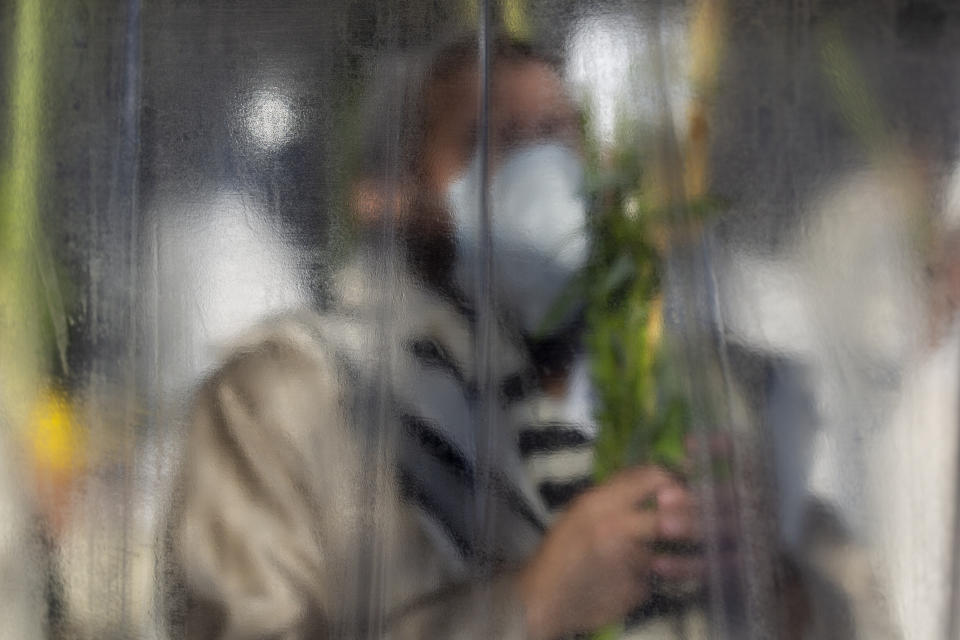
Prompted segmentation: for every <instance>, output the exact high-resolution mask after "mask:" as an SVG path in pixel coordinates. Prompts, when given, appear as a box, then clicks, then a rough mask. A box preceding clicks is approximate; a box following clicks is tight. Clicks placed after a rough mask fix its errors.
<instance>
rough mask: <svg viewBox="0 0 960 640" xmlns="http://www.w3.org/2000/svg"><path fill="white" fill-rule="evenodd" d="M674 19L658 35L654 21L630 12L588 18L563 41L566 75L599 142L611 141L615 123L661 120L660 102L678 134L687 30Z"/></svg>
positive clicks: (685, 89)
mask: <svg viewBox="0 0 960 640" xmlns="http://www.w3.org/2000/svg"><path fill="white" fill-rule="evenodd" d="M679 17H680V16H679V15H678V17H677V18H676V19H669V18H667V19H665V21H664V23H663V24H661V25H660V32H659V34H658V33H657V31H656V28H657V27H656V25H650V24H646V23H644V22H642V21H641V20H640V19H638V18H637V17H636V16H634V15H631V14H609V13H608V14H602V15H593V16H588V17H586V18H584V19H583V20H581V21H580V23H579V24H578V25H577V28H576V29H575V30H574V32H573V35H572V36H571V38H570V41H569V43H568V50H569V52H570V55H569V57H568V59H567V68H566V73H567V78H568V80H569V82H570V84H571V85H572V86H573V87H574V89H575V91H577V92H578V94H579V95H578V98H579V99H580V100H581V101H583V103H584V104H585V105H586V106H587V107H588V108H589V109H590V114H591V117H592V122H591V123H590V126H591V127H592V129H593V130H592V131H591V134H593V135H595V136H596V137H597V139H598V140H600V142H601V143H602V144H603V145H604V146H612V145H613V144H614V143H615V139H614V138H615V135H616V129H617V125H618V122H640V123H642V124H648V125H658V124H660V122H661V118H662V113H663V108H664V106H666V107H667V108H668V109H669V110H670V112H672V119H673V126H674V127H676V129H677V132H678V133H679V134H680V135H683V133H684V130H685V128H686V118H685V117H684V116H685V114H686V110H687V104H688V102H689V96H690V88H689V81H688V77H687V71H686V69H685V62H686V56H685V55H684V54H683V45H684V36H685V35H686V34H685V29H684V23H683V20H681V19H678V18H679ZM657 35H659V37H660V39H661V43H662V58H663V67H664V69H663V80H662V81H661V79H660V77H659V74H658V73H657V69H656V67H655V66H654V63H655V60H656V56H654V55H653V54H654V53H655V50H654V49H653V47H652V46H651V45H652V44H653V43H654V41H652V40H651V37H656V36H657ZM663 91H666V96H664V95H662V93H661V92H663ZM664 97H665V98H666V101H665V102H664V101H663V98H664Z"/></svg>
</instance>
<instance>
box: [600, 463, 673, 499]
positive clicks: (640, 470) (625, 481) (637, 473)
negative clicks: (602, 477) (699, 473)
mask: <svg viewBox="0 0 960 640" xmlns="http://www.w3.org/2000/svg"><path fill="white" fill-rule="evenodd" d="M671 482H674V480H673V477H672V476H671V475H670V474H669V473H667V472H666V471H664V470H663V469H661V468H659V467H635V468H632V469H627V470H626V471H622V472H621V473H619V474H618V475H617V476H615V477H614V478H613V480H611V482H610V487H611V490H612V491H614V492H616V495H617V497H618V502H619V503H620V504H621V505H628V506H630V507H634V508H635V507H638V506H651V507H652V506H656V505H655V498H656V492H657V490H658V489H660V488H661V487H663V486H666V485H668V484H670V483H671ZM651 498H653V499H654V501H653V502H654V503H653V504H651V505H645V504H644V503H645V502H648V501H650V499H651Z"/></svg>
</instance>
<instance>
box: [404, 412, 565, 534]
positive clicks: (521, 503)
mask: <svg viewBox="0 0 960 640" xmlns="http://www.w3.org/2000/svg"><path fill="white" fill-rule="evenodd" d="M400 420H401V422H402V424H403V426H404V429H406V431H407V433H409V434H410V435H411V436H412V437H413V438H414V439H415V440H416V442H417V444H418V445H419V446H420V447H421V449H422V450H423V451H424V452H425V453H427V454H428V455H430V456H431V457H432V458H434V459H435V460H437V461H438V462H440V463H441V464H442V465H443V466H444V467H445V468H446V469H447V471H449V472H450V473H451V474H452V475H453V476H454V477H456V478H457V479H459V480H462V481H463V482H464V484H465V485H466V486H467V488H468V489H469V490H470V491H473V489H474V486H473V482H474V468H473V465H472V464H470V462H469V461H468V460H467V458H466V456H465V455H464V454H463V453H462V452H461V451H460V449H459V448H457V446H456V445H454V444H453V443H452V442H450V441H449V440H447V438H446V437H445V436H444V435H443V433H442V432H441V431H440V430H439V429H438V428H437V427H436V426H434V425H432V424H430V423H429V422H428V421H427V420H426V419H424V418H420V417H418V416H414V415H411V414H403V415H402V416H401V417H400ZM492 482H493V489H494V491H496V492H497V494H498V495H499V496H501V497H502V498H504V499H505V500H506V503H507V505H508V506H509V507H510V509H511V510H513V511H514V512H516V513H517V514H519V515H520V516H521V517H522V518H523V519H524V520H526V521H527V522H528V523H529V524H531V525H533V526H534V527H535V528H536V529H537V530H538V531H541V532H542V531H544V530H545V529H546V526H545V525H544V523H543V521H542V520H540V518H539V517H538V516H537V515H536V513H535V512H534V511H533V509H531V508H530V505H529V504H527V500H526V498H524V497H523V495H522V494H520V492H519V491H517V490H516V488H515V487H513V485H512V484H511V483H510V482H508V481H507V479H506V478H505V477H504V476H503V475H502V474H501V473H499V472H497V471H494V473H493V477H492ZM427 510H428V511H430V509H429V508H428V509H427Z"/></svg>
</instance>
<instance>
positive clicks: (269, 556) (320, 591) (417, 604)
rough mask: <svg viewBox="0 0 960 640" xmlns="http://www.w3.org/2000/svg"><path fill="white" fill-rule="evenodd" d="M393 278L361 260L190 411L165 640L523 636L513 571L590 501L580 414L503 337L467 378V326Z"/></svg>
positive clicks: (465, 318) (470, 358)
mask: <svg viewBox="0 0 960 640" xmlns="http://www.w3.org/2000/svg"><path fill="white" fill-rule="evenodd" d="M397 262H398V264H396V266H395V268H394V269H390V268H389V267H390V264H389V263H390V261H384V260H377V259H376V258H375V256H371V255H369V254H368V255H367V256H366V258H361V259H359V260H358V261H357V262H356V263H354V264H353V265H352V266H350V267H348V268H346V269H344V270H343V271H342V273H341V274H340V275H339V277H338V278H337V279H336V286H335V288H334V292H333V301H332V303H331V304H330V305H329V310H326V311H324V312H322V313H313V312H304V313H300V314H294V315H288V316H285V317H281V318H276V319H274V320H272V321H270V322H266V323H264V324H262V325H261V326H260V327H259V328H258V329H256V330H254V331H253V332H251V333H250V334H249V335H248V336H247V337H246V338H245V339H244V340H242V341H241V342H240V343H239V344H237V345H236V346H235V347H234V349H233V350H232V352H231V353H230V354H229V356H228V357H227V358H226V359H225V362H224V364H223V365H222V366H221V367H220V369H219V370H218V371H217V372H216V373H215V374H214V375H212V376H211V377H210V378H209V379H208V380H207V381H206V383H205V384H204V385H203V386H202V388H201V389H200V391H199V392H198V393H197V396H196V400H195V403H194V409H193V414H192V419H191V421H190V427H189V433H188V435H187V437H186V441H185V448H184V458H183V464H182V469H181V470H180V472H179V475H178V480H177V482H176V490H175V494H174V497H173V500H172V503H171V508H170V512H169V515H168V525H167V527H166V545H165V548H166V559H165V563H164V564H165V567H166V570H167V574H168V575H167V580H166V584H167V589H166V596H165V597H166V608H167V610H168V612H169V615H168V622H169V626H170V628H169V631H170V633H171V636H172V637H178V638H179V637H185V638H230V639H240V638H285V639H286V638H290V639H293V638H357V637H364V638H368V637H369V638H373V637H378V638H379V637H391V638H418V639H419V638H522V637H523V629H522V613H521V610H520V605H519V598H518V597H517V594H516V593H515V592H514V580H513V575H512V571H514V570H515V569H517V568H518V567H519V566H520V565H521V563H522V562H523V561H525V560H526V559H527V558H529V556H530V555H531V554H532V553H533V551H534V550H535V548H536V546H537V544H538V542H539V540H540V539H541V537H542V536H543V534H544V532H545V531H546V529H547V527H548V526H549V524H550V522H551V520H552V517H553V515H554V513H555V512H556V511H557V510H558V509H560V508H562V507H563V506H564V504H565V503H566V502H567V501H568V500H569V499H570V498H571V497H572V496H573V495H574V494H575V493H576V492H577V491H579V490H580V489H582V488H583V487H584V486H586V485H587V484H589V478H590V472H591V468H592V449H591V440H592V433H593V429H592V426H591V425H590V424H589V418H588V417H587V416H588V414H589V412H588V411H584V410H583V403H582V402H581V403H579V405H578V404H577V403H573V404H571V402H569V398H567V397H551V396H549V395H546V394H544V393H543V392H542V390H541V389H540V388H539V384H538V382H537V377H536V375H535V372H534V368H533V364H532V362H531V359H530V355H529V351H528V350H527V349H526V347H525V345H524V343H523V341H522V340H520V339H519V337H517V336H513V335H511V334H510V333H508V332H507V331H506V330H505V329H504V327H503V325H502V324H501V323H497V322H493V323H492V325H493V326H490V327H487V329H488V332H487V333H486V335H488V338H489V340H488V343H487V345H488V349H489V350H488V351H486V358H485V360H484V362H483V363H479V364H482V365H483V366H482V367H478V362H477V360H476V356H477V354H476V345H477V322H478V321H477V317H476V315H475V314H474V312H473V311H472V310H471V309H469V308H467V306H466V305H464V304H463V303H462V302H460V301H459V300H458V299H457V297H456V296H454V295H449V294H443V293H440V292H439V291H437V290H435V289H433V288H431V287H427V286H425V285H424V284H423V283H422V281H420V280H418V279H416V278H415V277H413V276H412V275H410V272H409V271H408V270H407V269H405V268H403V266H402V264H399V261H397ZM384 263H386V266H384ZM371 265H376V266H371ZM478 370H481V371H483V370H486V371H488V374H487V375H486V376H485V379H486V382H485V383H484V382H483V381H478V380H477V376H476V372H477V371H478ZM581 373H582V371H581ZM581 387H582V385H581ZM578 407H579V408H578Z"/></svg>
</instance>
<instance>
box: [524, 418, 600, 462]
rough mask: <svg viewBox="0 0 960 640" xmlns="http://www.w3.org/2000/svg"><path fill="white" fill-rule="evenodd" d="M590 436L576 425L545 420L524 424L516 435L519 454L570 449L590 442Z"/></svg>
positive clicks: (530, 454)
mask: <svg viewBox="0 0 960 640" xmlns="http://www.w3.org/2000/svg"><path fill="white" fill-rule="evenodd" d="M590 442H591V440H590V438H589V437H588V436H587V435H586V434H585V433H583V431H582V430H581V429H578V428H577V425H575V424H573V423H569V422H545V423H542V424H537V425H529V424H528V425H524V426H523V427H522V428H521V429H520V433H519V434H518V436H517V444H518V445H519V446H520V456H521V457H523V458H529V457H530V456H532V455H534V454H536V453H547V452H554V451H561V450H564V449H572V448H575V447H581V446H584V445H587V444H590Z"/></svg>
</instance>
